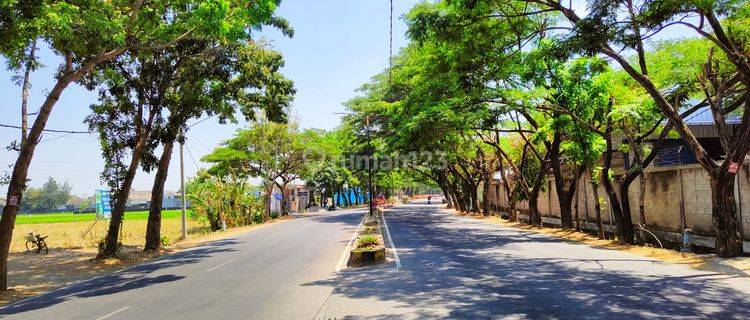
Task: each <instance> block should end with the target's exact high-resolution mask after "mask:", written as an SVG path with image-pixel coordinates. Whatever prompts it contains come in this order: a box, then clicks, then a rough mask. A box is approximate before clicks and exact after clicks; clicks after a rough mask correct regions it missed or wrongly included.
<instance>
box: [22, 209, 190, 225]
mask: <svg viewBox="0 0 750 320" xmlns="http://www.w3.org/2000/svg"><path fill="white" fill-rule="evenodd" d="M161 214H162V218H163V219H172V218H178V217H180V210H164V211H162V212H161ZM189 215H190V212H188V216H189ZM95 217H96V214H95V213H82V214H75V213H72V212H66V213H41V214H19V215H18V217H16V224H38V223H60V222H77V221H93V220H94V218H95ZM147 219H148V211H132V212H125V220H147Z"/></svg>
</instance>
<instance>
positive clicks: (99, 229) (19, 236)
mask: <svg viewBox="0 0 750 320" xmlns="http://www.w3.org/2000/svg"><path fill="white" fill-rule="evenodd" d="M147 223H148V221H147V220H125V221H124V222H123V228H122V236H121V238H120V239H121V241H122V244H124V245H126V246H128V245H141V244H143V242H144V241H145V240H144V239H145V236H146V224H147ZM91 224H92V222H90V221H80V222H62V223H43V224H22V225H16V226H15V228H14V230H13V242H12V243H11V246H10V251H11V252H24V251H26V247H25V245H26V234H28V233H29V232H31V231H34V233H40V234H42V235H44V236H48V238H47V239H46V240H45V241H46V242H47V246H49V248H50V251H54V249H88V248H94V249H95V248H96V246H97V242H98V241H99V240H101V239H102V238H104V236H105V235H106V234H107V228H108V227H109V221H99V222H98V223H97V224H96V226H95V227H94V228H93V229H92V230H91V233H89V234H87V235H86V236H85V237H82V236H81V233H83V232H84V231H85V230H86V229H87V228H88V227H89V226H90V225H91ZM181 229H182V227H181V222H180V219H164V220H163V221H162V229H161V230H162V231H161V234H162V236H163V237H166V238H167V239H168V240H169V242H170V243H172V242H175V241H176V240H178V239H179V238H180V234H181ZM207 233H209V229H208V228H207V227H206V226H204V225H202V224H201V223H200V222H197V221H194V220H190V219H188V234H190V235H202V234H207Z"/></svg>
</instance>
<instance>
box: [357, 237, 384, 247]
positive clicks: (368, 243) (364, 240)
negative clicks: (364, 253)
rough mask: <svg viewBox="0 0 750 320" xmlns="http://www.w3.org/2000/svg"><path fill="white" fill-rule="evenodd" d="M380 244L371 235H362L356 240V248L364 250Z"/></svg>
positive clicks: (376, 238)
mask: <svg viewBox="0 0 750 320" xmlns="http://www.w3.org/2000/svg"><path fill="white" fill-rule="evenodd" d="M379 244H380V241H379V240H378V237H376V236H373V235H369V234H366V235H363V236H361V237H359V239H357V248H358V249H361V248H366V247H376V246H377V245H379Z"/></svg>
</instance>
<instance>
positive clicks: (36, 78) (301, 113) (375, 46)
mask: <svg viewBox="0 0 750 320" xmlns="http://www.w3.org/2000/svg"><path fill="white" fill-rule="evenodd" d="M417 2H419V0H394V6H395V8H394V16H395V20H394V47H395V50H398V48H400V47H403V46H404V45H405V44H406V38H405V35H404V33H405V31H406V26H405V25H404V23H403V21H402V20H401V19H399V17H400V16H401V15H403V14H404V13H406V12H407V11H408V10H409V9H410V8H411V7H412V6H414V4H416V3H417ZM573 4H574V7H575V9H576V11H578V12H581V11H583V10H584V9H585V2H584V1H581V0H577V1H574V2H573ZM388 10H389V4H388V0H314V1H311V0H283V2H282V4H281V7H280V8H279V10H278V14H279V15H280V16H283V17H285V18H287V19H288V20H289V21H290V23H291V24H292V26H293V27H294V29H295V31H296V32H295V36H294V38H292V39H288V38H285V37H283V36H282V35H281V34H280V33H279V32H278V31H274V30H266V31H264V32H263V33H262V37H264V38H266V39H267V40H268V41H270V43H271V44H272V46H273V47H274V48H276V49H277V50H279V51H281V52H282V53H283V55H284V56H285V58H286V67H285V68H284V70H283V72H284V74H285V75H286V76H287V77H289V78H290V79H292V80H293V81H294V82H295V87H296V88H297V95H296V98H295V102H294V105H293V110H292V114H291V116H292V118H294V119H296V120H298V121H299V122H300V123H301V124H302V126H303V127H315V128H324V129H332V128H334V127H336V126H337V125H338V124H339V122H340V117H341V116H340V115H335V114H334V113H335V112H342V111H344V108H343V106H342V102H344V101H346V100H347V99H349V98H351V97H353V96H355V94H356V93H355V89H356V88H358V87H359V86H360V85H362V84H363V83H365V82H367V81H369V79H370V77H371V76H372V75H374V74H376V73H378V72H380V71H381V70H383V69H384V68H385V67H386V66H387V64H388V24H389V22H388V17H389V12H388ZM690 34H691V33H689V32H685V30H684V29H683V30H680V29H675V28H673V29H668V30H667V31H666V32H664V33H663V34H660V35H659V37H658V39H664V38H673V37H680V36H685V35H690ZM654 39H657V38H654ZM41 60H42V62H43V63H44V64H45V65H46V68H44V69H41V70H38V71H37V72H35V73H34V74H33V75H32V83H33V87H32V91H31V98H30V109H31V110H32V112H33V111H35V110H37V109H38V107H39V105H40V104H41V102H42V101H43V99H44V96H45V93H46V92H47V90H48V89H49V88H51V87H52V85H53V82H52V80H53V79H52V72H53V71H54V70H55V69H56V68H57V66H58V65H59V61H60V59H59V57H55V56H53V55H51V53H50V52H49V51H42V52H41ZM2 63H3V64H4V63H5V62H4V61H3V62H2ZM11 76H12V74H11V73H10V72H8V71H6V70H4V69H2V70H0V97H3V98H2V100H0V110H2V112H1V113H0V123H3V124H19V123H20V116H19V115H20V111H19V109H20V108H19V106H20V88H19V87H18V86H17V85H15V84H14V83H13V82H12V81H11ZM96 100H97V97H96V93H95V92H89V91H87V90H85V89H84V88H82V87H80V86H77V85H73V86H71V87H70V88H68V89H67V90H66V91H65V93H64V94H63V96H62V97H61V99H60V101H59V102H58V104H57V106H56V107H55V109H54V111H53V114H52V116H51V118H50V120H49V123H48V125H47V128H49V129H66V130H85V129H86V128H85V125H84V124H83V119H84V118H85V117H86V116H87V115H88V113H89V106H90V105H91V104H92V103H95V102H96ZM32 120H33V119H32ZM194 122H195V121H194ZM244 125H246V124H245V123H240V124H237V125H232V124H229V125H220V124H218V123H217V122H216V121H215V120H214V119H209V120H208V121H204V122H201V123H200V124H198V125H196V126H194V127H192V128H191V131H190V132H189V133H188V136H187V137H188V142H187V144H186V145H187V150H186V153H185V162H186V165H185V169H186V174H187V176H188V177H189V176H192V175H194V174H195V172H196V171H197V170H198V168H199V167H207V165H206V164H204V163H201V162H200V158H201V157H203V156H204V155H205V154H207V153H209V152H210V151H211V150H212V149H213V148H214V147H215V146H217V145H218V144H219V143H220V142H221V141H222V140H225V139H227V138H230V137H231V136H232V134H233V133H234V132H235V130H237V128H240V127H242V126H244ZM18 135H19V132H18V130H14V129H7V128H0V144H1V145H2V146H3V147H4V146H6V145H8V144H9V143H10V141H12V140H14V139H18ZM16 155H17V154H16V153H15V152H12V151H7V150H5V148H2V149H0V171H6V170H10V167H9V165H12V164H13V162H14V161H15V159H16ZM177 157H178V155H177V153H176V151H175V154H174V157H173V159H174V160H173V161H172V163H171V167H170V175H169V178H168V180H167V185H166V188H167V190H177V189H178V188H179V171H178V170H179V162H178V158H177ZM103 164H104V162H103V160H102V159H101V155H100V150H99V143H98V141H97V137H96V136H94V135H70V136H64V135H60V134H45V136H44V137H43V139H42V142H41V143H40V144H39V146H38V147H37V151H36V154H35V156H34V160H33V161H32V163H31V168H30V170H29V178H30V179H31V182H30V185H31V186H39V185H41V184H42V183H43V182H44V181H45V180H46V179H47V177H53V178H55V179H57V180H59V181H68V182H70V183H71V184H72V185H73V192H74V193H76V194H93V192H94V190H95V189H97V188H99V187H100V182H99V173H100V171H101V169H102V167H103ZM152 183H153V176H152V175H150V174H146V173H143V172H141V173H139V174H138V175H137V176H136V179H135V181H134V184H133V187H134V188H135V189H137V190H150V189H151V185H152ZM0 192H1V193H3V194H4V193H5V189H4V188H0Z"/></svg>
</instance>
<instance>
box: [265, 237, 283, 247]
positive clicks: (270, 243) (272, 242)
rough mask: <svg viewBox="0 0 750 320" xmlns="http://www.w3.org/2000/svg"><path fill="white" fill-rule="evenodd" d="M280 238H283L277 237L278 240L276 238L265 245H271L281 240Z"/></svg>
mask: <svg viewBox="0 0 750 320" xmlns="http://www.w3.org/2000/svg"><path fill="white" fill-rule="evenodd" d="M280 240H281V238H278V239H276V240H274V241H271V242H269V243H266V245H265V246H270V245H272V244H274V243H276V242H279V241H280Z"/></svg>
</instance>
